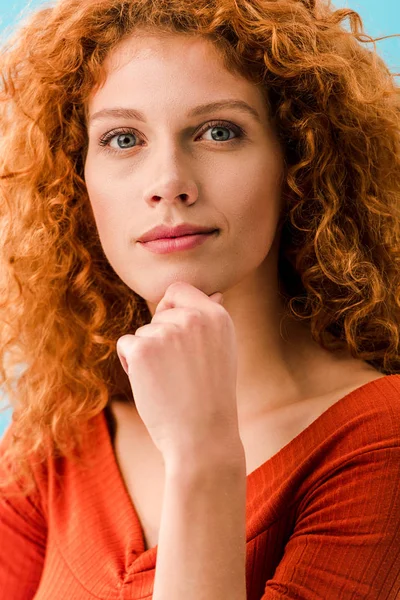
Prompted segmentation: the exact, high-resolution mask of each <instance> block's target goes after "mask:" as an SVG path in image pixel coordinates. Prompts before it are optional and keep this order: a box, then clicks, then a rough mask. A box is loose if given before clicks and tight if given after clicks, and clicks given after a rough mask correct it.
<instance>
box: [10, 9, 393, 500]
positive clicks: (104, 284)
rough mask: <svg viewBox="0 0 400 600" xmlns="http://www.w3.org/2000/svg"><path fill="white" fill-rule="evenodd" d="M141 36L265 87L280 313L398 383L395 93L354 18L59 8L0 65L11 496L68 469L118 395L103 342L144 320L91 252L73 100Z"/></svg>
mask: <svg viewBox="0 0 400 600" xmlns="http://www.w3.org/2000/svg"><path fill="white" fill-rule="evenodd" d="M347 19H348V22H349V27H346V20H347ZM139 27H141V28H148V30H149V31H150V30H157V31H158V32H159V33H161V32H166V33H170V32H173V33H177V34H181V35H197V36H203V37H204V38H206V39H208V40H210V41H212V42H213V43H214V44H215V46H216V47H217V48H218V50H219V51H220V53H221V56H222V58H223V60H224V65H225V66H226V68H227V69H228V70H230V71H231V72H232V73H236V74H238V75H240V76H243V77H245V78H246V79H247V80H249V81H250V82H253V83H255V84H256V85H257V86H259V88H260V89H261V90H262V91H263V92H264V96H265V102H266V103H267V105H268V112H269V114H270V118H271V123H272V124H273V126H274V128H275V131H276V132H277V135H278V137H279V140H280V143H281V145H282V148H283V151H284V172H285V173H284V180H283V183H282V195H283V198H284V209H283V211H282V215H281V220H280V224H279V227H280V228H281V241H280V250H279V281H280V294H282V297H283V299H284V302H285V310H286V311H287V314H288V315H290V316H291V317H292V318H295V319H298V320H300V319H301V320H304V321H307V323H308V325H309V327H310V331H311V333H312V336H313V339H314V340H315V341H316V342H317V343H319V344H320V345H321V346H322V347H324V348H325V349H328V350H331V351H334V350H336V349H339V348H347V349H348V350H349V351H350V352H351V354H352V356H353V357H356V358H359V359H363V360H365V361H367V362H369V363H370V364H371V365H373V366H374V367H375V368H377V369H378V370H380V371H381V372H382V373H385V374H394V373H399V372H400V356H399V327H400V300H399V298H400V294H399V292H400V286H399V283H400V282H399V263H400V245H399V243H400V235H399V234H400V229H399V227H400V225H399V223H400V221H399V200H400V178H399V172H400V169H399V167H400V164H399V163H400V158H399V156H400V152H399V150H400V148H399V90H398V87H397V86H396V83H395V76H394V74H392V73H391V72H390V70H389V69H388V67H387V66H386V64H385V62H384V61H383V60H382V59H381V58H380V57H379V55H378V54H377V51H376V47H375V41H376V40H374V39H373V38H371V37H370V36H368V35H366V34H365V33H364V30H363V23H362V19H361V18H360V16H359V14H358V13H357V12H355V11H354V10H350V9H338V10H337V9H334V8H333V7H332V6H331V3H330V2H329V1H328V0H326V1H325V0H324V1H323V0H319V1H317V0H196V2H193V0H85V2H82V1H81V0H59V1H58V2H57V3H56V4H55V5H54V6H46V7H42V8H41V9H39V10H37V11H36V12H34V13H33V14H32V15H30V16H29V18H28V19H26V21H25V22H24V23H22V24H21V25H20V26H19V28H18V31H16V32H15V33H14V34H13V36H12V37H11V38H10V39H9V40H8V41H7V42H6V43H5V44H4V45H3V48H2V50H1V56H0V66H1V68H0V72H1V82H2V83H1V89H0V128H1V139H0V198H1V203H0V248H1V254H0V356H1V359H2V360H1V361H0V384H1V385H3V386H5V390H6V392H7V394H8V398H9V400H10V405H11V407H13V409H14V410H13V415H12V427H11V430H10V431H9V432H8V433H9V436H10V441H9V444H8V446H9V447H8V449H7V452H6V453H5V454H4V456H3V458H2V460H4V461H6V460H7V461H9V473H10V478H11V479H10V480H11V481H22V479H24V480H25V481H24V485H23V486H22V484H21V485H20V487H19V489H20V490H22V493H25V494H26V493H29V492H30V491H31V490H32V489H33V488H34V485H35V481H34V477H33V474H32V464H33V459H34V458H35V459H36V461H37V462H39V463H41V461H42V462H43V461H44V460H45V459H46V456H48V454H47V453H48V452H52V453H53V454H54V456H64V457H68V458H70V459H71V460H78V461H80V460H81V457H80V455H79V451H80V449H81V443H82V436H83V435H84V431H85V424H88V423H89V421H90V419H92V418H93V417H94V416H96V415H97V414H99V412H100V411H102V410H103V409H104V408H105V407H106V405H107V403H108V402H109V399H110V398H111V397H113V396H114V395H116V394H123V395H125V396H126V397H127V398H129V397H130V394H131V390H130V384H129V380H128V378H127V376H126V375H125V372H124V371H123V369H122V367H121V365H120V362H119V359H118V356H117V354H116V341H117V339H118V338H119V337H121V336H122V335H125V334H127V333H134V332H135V330H136V329H137V328H138V327H140V326H142V325H144V324H146V323H149V322H150V321H151V315H150V313H149V310H148V307H147V304H146V302H145V300H144V299H143V298H141V297H140V296H139V295H138V294H136V293H135V292H134V291H132V290H131V289H130V288H129V287H128V286H127V285H126V284H125V283H124V282H122V281H121V280H120V278H119V277H118V275H117V274H116V273H115V272H114V270H113V269H112V267H111V266H110V264H109V263H108V261H107V259H106V257H105V255H104V253H103V250H102V247H101V244H100V240H99V236H98V233H97V230H96V227H95V224H94V218H93V214H92V212H91V209H90V202H89V198H88V193H87V189H86V185H85V181H84V164H85V158H86V154H87V147H88V135H87V127H86V123H87V104H88V99H89V96H90V94H91V93H92V91H93V90H94V89H95V88H96V86H99V85H101V84H102V83H103V82H104V81H105V77H106V73H105V69H104V60H105V58H106V56H107V55H108V54H109V52H110V51H111V50H112V49H113V48H115V47H116V45H117V44H119V43H120V42H121V41H122V40H123V39H125V38H126V37H127V36H131V35H134V34H135V29H136V28H139ZM365 42H370V43H371V42H372V43H373V48H374V49H373V50H371V49H368V48H367V47H365V45H363V44H364V43H365ZM21 364H22V365H24V367H25V369H24V370H23V371H22V372H20V373H18V372H17V371H18V367H20V366H21ZM7 485H8V481H4V482H2V483H1V484H0V488H1V487H4V488H5V487H6V486H7Z"/></svg>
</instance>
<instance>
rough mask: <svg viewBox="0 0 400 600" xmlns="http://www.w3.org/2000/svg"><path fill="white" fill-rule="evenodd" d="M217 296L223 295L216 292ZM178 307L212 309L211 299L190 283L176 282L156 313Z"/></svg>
mask: <svg viewBox="0 0 400 600" xmlns="http://www.w3.org/2000/svg"><path fill="white" fill-rule="evenodd" d="M215 294H221V292H215ZM215 294H212V296H215ZM221 296H222V294H221ZM217 298H218V296H217ZM213 300H214V298H213ZM214 302H218V300H214ZM177 306H180V307H185V306H186V307H193V306H196V308H199V309H200V310H208V309H209V307H210V297H209V296H208V295H207V294H205V293H204V292H202V291H201V290H199V289H198V288H196V287H195V286H193V285H191V284H190V283H186V282H184V281H175V282H174V283H171V285H169V286H168V288H167V290H166V292H165V294H164V296H163V298H162V299H161V300H160V302H159V303H158V305H157V308H156V310H155V313H159V312H161V311H163V310H166V309H169V308H175V307H177Z"/></svg>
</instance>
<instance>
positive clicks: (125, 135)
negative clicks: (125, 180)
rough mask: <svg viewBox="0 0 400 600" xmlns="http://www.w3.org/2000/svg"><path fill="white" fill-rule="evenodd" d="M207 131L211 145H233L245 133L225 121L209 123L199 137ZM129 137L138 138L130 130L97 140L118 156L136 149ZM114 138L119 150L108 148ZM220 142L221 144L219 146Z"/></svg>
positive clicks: (111, 133) (113, 133)
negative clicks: (125, 151) (125, 150)
mask: <svg viewBox="0 0 400 600" xmlns="http://www.w3.org/2000/svg"><path fill="white" fill-rule="evenodd" d="M208 130H211V132H212V133H211V135H212V136H213V139H211V140H206V141H209V142H212V143H214V142H215V143H216V144H219V145H223V144H227V143H230V144H231V143H235V142H238V141H240V140H241V139H242V138H243V137H245V132H244V130H243V129H242V128H241V127H239V126H238V125H234V124H233V123H227V122H226V121H213V122H211V123H207V125H206V127H204V128H203V129H202V131H200V136H202V135H203V134H204V133H206V132H207V131H208ZM212 130H216V131H217V134H216V135H215V133H214V132H213V131H212ZM223 130H225V132H230V133H233V134H234V135H235V137H233V138H232V137H229V135H230V133H228V134H227V136H226V133H225V134H224V133H221V132H223ZM129 136H133V137H134V138H138V137H139V136H138V135H137V133H136V131H135V130H132V129H131V128H126V129H115V130H113V131H110V132H109V133H107V134H105V135H104V136H103V137H101V138H100V140H99V145H100V146H103V147H104V150H105V151H106V152H111V153H114V154H115V153H117V154H120V153H121V152H123V150H124V149H127V150H131V149H132V148H136V144H135V145H134V146H132V145H129V144H130V143H131V141H132V140H131V141H130V140H129ZM214 136H215V137H214ZM114 138H116V139H117V144H118V145H119V144H121V145H119V150H117V149H115V148H113V147H112V146H110V142H111V141H112V140H113V139H114ZM221 142H222V143H223V144H221Z"/></svg>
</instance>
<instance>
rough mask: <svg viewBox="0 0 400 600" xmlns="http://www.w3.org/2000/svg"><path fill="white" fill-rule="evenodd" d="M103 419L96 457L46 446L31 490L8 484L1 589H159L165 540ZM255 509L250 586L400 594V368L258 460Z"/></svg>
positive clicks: (250, 486)
mask: <svg viewBox="0 0 400 600" xmlns="http://www.w3.org/2000/svg"><path fill="white" fill-rule="evenodd" d="M92 422H93V426H94V429H93V433H92V434H91V435H90V436H88V437H87V439H86V440H85V447H86V450H85V452H86V455H87V457H88V458H90V459H91V460H92V462H91V466H90V468H89V469H87V470H82V469H78V468H77V467H74V466H73V465H71V464H70V463H69V462H68V461H66V460H65V459H64V458H58V459H56V460H53V459H49V460H48V461H47V463H46V464H45V465H44V467H42V468H41V469H39V468H37V469H36V472H35V479H36V483H37V490H36V492H35V493H34V494H32V495H31V496H30V497H28V498H26V499H21V498H20V499H15V500H14V499H13V500H11V501H9V500H5V499H4V498H1V497H0V596H1V598H2V599H4V600H30V599H31V598H34V599H35V600H90V599H94V598H97V599H102V600H122V599H126V600H128V599H129V600H139V599H140V600H149V599H150V598H151V597H152V591H153V583H154V575H155V563H156V555H157V546H156V547H154V548H151V549H149V550H147V551H145V550H144V539H143V532H142V529H141V525H140V522H139V519H138V516H137V513H136V511H135V507H134V506H133V505H132V501H131V499H130V496H129V495H128V492H127V490H126V487H125V484H124V481H123V479H122V477H121V473H120V471H119V468H118V463H117V462H116V458H115V454H114V451H113V446H112V441H111V437H110V431H109V428H108V427H107V421H106V415H105V411H103V412H102V413H100V414H99V415H97V416H96V417H95V418H94V419H93V420H92ZM11 429H12V425H11V426H9V428H8V430H7V431H6V434H5V435H4V437H3V439H2V440H1V444H0V453H1V452H2V451H4V448H5V447H6V446H7V443H8V441H9V439H10V433H11ZM2 469H5V465H4V461H2V462H0V474H1V470H2ZM56 472H57V473H59V474H61V475H62V481H63V487H62V489H61V488H60V483H57V480H56V478H55V473H56ZM246 518H247V523H246V527H247V560H246V577H247V600H278V599H279V600H282V599H293V600H294V599H295V598H301V599H303V600H317V599H319V600H339V599H340V600H350V599H353V600H356V599H357V600H359V599H365V598H369V599H371V600H395V599H398V598H400V375H390V376H386V377H384V378H381V379H378V380H376V381H373V382H370V383H367V384H365V385H363V386H362V387H359V388H358V389H356V390H354V391H353V392H351V393H350V394H347V395H346V396H345V397H343V398H341V399H340V400H339V401H337V402H336V403H335V404H334V405H332V406H331V407H330V408H328V409H327V410H326V411H325V412H324V413H323V414H322V415H320V416H319V417H318V418H317V419H316V420H315V421H314V422H313V423H311V425H309V426H308V427H307V428H306V429H305V430H304V431H302V432H301V433H300V434H299V435H297V436H296V437H295V438H294V439H293V440H291V441H290V442H289V443H288V444H287V445H286V446H284V447H283V448H282V449H281V450H280V451H279V452H277V453H276V454H275V455H274V456H273V457H272V458H270V459H269V460H267V461H266V462H265V463H264V464H262V465H261V466H260V467H258V468H257V469H255V470H254V471H253V472H252V473H250V474H249V475H248V476H247V505H246Z"/></svg>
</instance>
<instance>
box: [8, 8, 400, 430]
mask: <svg viewBox="0 0 400 600" xmlns="http://www.w3.org/2000/svg"><path fill="white" fill-rule="evenodd" d="M54 3H55V2H52V1H51V0H48V1H46V2H44V1H43V0H31V1H30V2H26V1H24V0H14V1H12V2H10V1H9V0H0V42H3V41H5V40H6V39H7V37H8V36H9V34H10V33H11V32H12V31H13V29H14V28H15V27H18V22H19V20H20V19H21V18H22V19H23V18H24V16H26V15H27V14H29V13H30V12H32V11H34V10H35V9H37V8H38V7H40V6H43V5H49V6H52V5H53V4H54ZM333 5H334V6H336V7H337V8H341V7H349V8H352V9H354V10H356V11H357V12H358V13H359V14H360V15H361V17H362V19H363V22H364V27H365V31H366V33H368V34H369V35H371V36H373V37H382V36H386V35H393V34H398V33H400V10H399V5H398V0H382V1H381V2H376V0H354V1H353V0H336V1H333ZM377 50H378V53H379V54H380V56H382V58H383V59H384V60H385V61H386V63H387V64H388V66H389V68H390V69H391V71H392V72H393V73H400V38H391V39H387V40H381V41H379V42H377ZM6 404H7V398H6V396H5V393H4V391H3V393H2V390H1V388H0V408H2V407H4V406H6ZM10 420H11V411H10V409H7V410H6V411H5V412H2V413H0V437H2V436H3V434H4V431H5V430H6V428H7V427H8V425H9V424H10Z"/></svg>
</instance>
